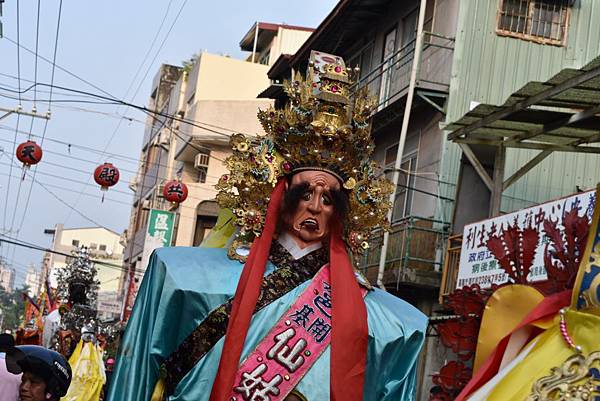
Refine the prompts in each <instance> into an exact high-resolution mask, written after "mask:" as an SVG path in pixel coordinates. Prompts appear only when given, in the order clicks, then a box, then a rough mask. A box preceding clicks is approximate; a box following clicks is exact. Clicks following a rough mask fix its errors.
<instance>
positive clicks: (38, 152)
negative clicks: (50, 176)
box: [17, 141, 43, 168]
mask: <svg viewBox="0 0 600 401" xmlns="http://www.w3.org/2000/svg"><path fill="white" fill-rule="evenodd" d="M42 154H43V152H42V148H41V147H40V145H38V144H37V143H35V142H34V141H27V142H23V143H22V144H20V145H19V146H17V159H19V161H20V162H21V163H23V166H24V167H25V168H29V167H30V166H32V165H34V164H38V163H39V162H40V160H42Z"/></svg>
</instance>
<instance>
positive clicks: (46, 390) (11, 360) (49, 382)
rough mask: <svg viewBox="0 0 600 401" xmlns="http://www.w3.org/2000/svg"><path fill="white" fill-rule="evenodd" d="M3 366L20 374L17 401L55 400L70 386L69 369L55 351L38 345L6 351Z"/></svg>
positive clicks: (22, 346) (63, 359)
mask: <svg viewBox="0 0 600 401" xmlns="http://www.w3.org/2000/svg"><path fill="white" fill-rule="evenodd" d="M6 366H7V368H8V371H9V372H11V373H13V374H22V377H21V384H20V386H19V397H20V401H59V400H60V397H62V396H64V395H65V394H67V390H68V389H69V385H70V384H71V367H70V366H69V364H68V363H67V361H66V359H65V358H64V357H63V356H62V355H61V354H59V353H58V352H56V351H52V350H49V349H47V348H44V347H41V346H38V345H21V346H17V347H14V348H12V349H11V350H9V351H8V352H7V356H6Z"/></svg>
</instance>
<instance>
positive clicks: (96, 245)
mask: <svg viewBox="0 0 600 401" xmlns="http://www.w3.org/2000/svg"><path fill="white" fill-rule="evenodd" d="M97 248H98V244H96V243H95V242H90V249H97Z"/></svg>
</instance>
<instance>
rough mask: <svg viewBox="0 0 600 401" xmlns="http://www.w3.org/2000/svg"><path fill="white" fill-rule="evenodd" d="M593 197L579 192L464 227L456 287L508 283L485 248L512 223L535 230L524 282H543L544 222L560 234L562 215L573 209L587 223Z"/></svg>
mask: <svg viewBox="0 0 600 401" xmlns="http://www.w3.org/2000/svg"><path fill="white" fill-rule="evenodd" d="M595 198H596V192H595V191H588V192H583V193H580V194H577V195H572V196H569V197H566V198H562V199H558V200H555V201H551V202H547V203H543V204H541V205H537V206H533V207H530V208H528V209H523V210H519V211H517V212H513V213H509V214H505V215H503V216H499V217H496V218H493V219H489V220H484V221H480V222H478V223H473V224H469V225H467V226H465V228H464V230H463V243H462V247H461V252H460V266H459V269H458V277H457V280H456V288H462V287H464V286H470V285H473V284H478V285H479V286H480V287H481V288H489V287H490V286H491V285H492V284H503V283H506V282H507V281H508V280H509V277H508V274H506V273H505V272H504V270H503V269H502V267H500V265H499V263H498V261H497V260H496V258H495V257H494V256H493V254H492V252H491V251H490V250H489V249H488V247H487V241H488V239H489V238H490V236H493V235H498V234H499V233H500V232H501V230H502V229H503V228H504V229H505V228H507V226H508V225H513V226H514V224H515V223H516V224H517V225H518V227H520V228H525V227H532V228H534V229H536V230H537V231H538V234H539V236H538V244H537V247H536V250H535V256H534V259H533V264H532V266H531V269H530V273H529V275H528V277H527V281H529V282H534V281H541V280H545V279H546V278H547V276H546V269H545V268H544V248H545V246H546V244H547V243H548V242H549V238H548V236H547V235H546V233H545V231H544V220H546V219H550V221H552V222H554V223H555V224H556V225H558V228H559V229H560V230H561V231H563V230H564V227H563V226H562V217H563V213H565V212H569V211H571V210H572V209H573V208H577V213H578V215H579V216H583V215H586V216H587V217H588V220H589V222H591V221H592V215H593V213H594V204H595V200H596V199H595Z"/></svg>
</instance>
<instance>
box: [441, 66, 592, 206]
mask: <svg viewBox="0 0 600 401" xmlns="http://www.w3.org/2000/svg"><path fill="white" fill-rule="evenodd" d="M599 113H600V56H598V57H596V58H595V59H594V60H592V61H591V62H590V63H588V64H587V65H585V66H584V67H583V68H581V69H572V68H566V69H563V70H562V71H560V72H559V73H558V74H556V75H555V76H554V77H552V78H551V79H549V80H548V81H546V82H529V83H528V84H526V85H525V86H523V87H522V88H521V89H519V90H518V91H516V92H515V93H513V94H512V95H511V96H510V97H509V98H508V99H507V100H506V102H504V104H502V105H500V106H495V105H490V104H480V105H478V106H477V107H475V108H474V109H473V110H471V111H469V112H468V113H467V114H466V115H464V116H463V117H462V118H461V119H459V120H458V121H455V122H453V123H450V124H449V125H447V126H446V127H445V129H446V130H450V131H451V132H450V133H449V134H448V140H451V141H454V142H456V143H458V144H459V146H460V147H461V149H462V151H463V154H464V155H465V157H466V158H467V159H468V160H469V162H470V163H471V165H472V166H473V168H474V169H475V170H476V171H477V173H478V175H479V177H480V178H481V180H482V181H483V182H484V184H485V185H486V186H487V188H488V189H489V190H490V192H491V195H492V196H491V204H490V217H491V216H496V215H497V214H498V213H499V211H500V202H501V196H502V192H503V191H504V190H506V189H507V188H508V187H509V186H510V185H512V184H514V183H515V182H516V181H517V180H518V179H519V178H521V177H523V176H524V175H525V174H526V173H527V172H528V171H530V170H531V169H533V168H534V167H535V166H537V165H538V164H539V163H540V162H541V161H542V160H544V159H545V158H546V157H548V156H549V155H550V154H551V153H552V152H556V151H559V152H579V153H596V154H600V146H598V144H599V143H600V116H599V115H598V114H599ZM470 145H492V146H496V147H497V151H496V156H495V160H494V174H493V177H491V176H490V175H489V174H488V173H487V171H486V169H485V168H484V166H483V165H482V163H481V162H480V161H479V159H478V158H477V156H476V155H475V153H474V151H473V149H471V147H470ZM507 148H520V149H537V150H540V152H539V153H538V154H537V155H536V156H535V157H533V158H532V159H531V160H529V161H528V162H527V163H525V165H523V166H521V167H520V168H519V169H518V170H517V171H516V172H515V173H513V175H512V176H510V177H508V178H506V179H504V166H505V160H506V159H505V158H506V151H505V149H507Z"/></svg>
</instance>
